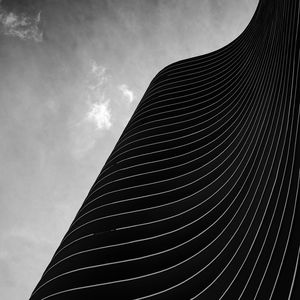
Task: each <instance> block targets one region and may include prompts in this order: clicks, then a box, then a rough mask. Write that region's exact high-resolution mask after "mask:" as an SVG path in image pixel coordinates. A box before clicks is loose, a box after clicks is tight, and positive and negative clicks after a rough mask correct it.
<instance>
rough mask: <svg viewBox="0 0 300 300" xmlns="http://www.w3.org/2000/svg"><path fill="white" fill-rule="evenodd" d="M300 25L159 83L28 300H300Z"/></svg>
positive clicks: (183, 68)
mask: <svg viewBox="0 0 300 300" xmlns="http://www.w3.org/2000/svg"><path fill="white" fill-rule="evenodd" d="M299 13H300V10H299V0H261V1H260V3H259V4H258V7H257V10H256V12H255V14H254V16H253V18H252V20H251V22H250V23H249V25H248V27H247V28H246V29H245V31H244V32H243V33H242V34H241V35H240V36H239V37H238V38H237V39H236V40H234V41H233V42H232V43H230V44H228V45H227V46H226V47H224V48H222V49H220V50H218V51H215V52H212V53H209V54H206V55H203V56H198V57H194V58H190V59H186V60H182V61H179V62H176V63H174V64H171V65H169V66H167V67H166V68H164V69H163V70H162V71H161V72H159V73H158V74H157V76H156V77H155V78H154V79H153V81H152V82H151V84H150V86H149V88H148V89H147V91H146V93H145V95H144V97H143V98H142V100H141V102H140V103H139V105H138V107H137V109H136V111H135V112H134V114H133V116H132V118H131V120H130V121H129V123H128V125H127V127H126V128H125V130H124V132H123V134H122V135H121V137H120V139H119V141H118V142H117V144H116V146H115V148H114V150H113V151H112V153H111V155H110V157H109V158H108V160H107V162H106V164H105V166H104V168H103V169H102V171H101V173H100V175H99V177H98V178H97V180H96V182H95V183H94V185H93V186H92V188H91V190H90V192H89V194H88V196H87V198H86V199H85V201H84V203H83V205H82V207H81V208H80V210H79V211H78V213H77V215H76V217H75V219H74V221H73V223H72V224H71V226H70V228H69V230H68V232H67V233H66V235H65V237H64V238H63V240H62V242H61V244H60V246H59V247H58V249H57V251H56V252H55V254H54V256H53V258H52V260H51V262H50V264H49V265H48V267H47V269H46V270H45V272H44V274H43V276H42V278H41V280H40V282H39V283H38V285H37V287H36V288H35V290H34V291H33V293H32V296H31V298H30V299H32V300H37V299H49V300H52V299H53V300H58V299H122V300H124V299H209V300H211V299H229V300H232V299H246V300H248V299H258V300H259V299H262V300H265V299H280V300H282V299H300V298H297V295H298V296H299V288H300V281H299V241H300V226H299V222H300V214H299V201H298V200H297V199H298V197H299V196H298V193H299V153H300V151H299V96H300V95H299V32H298V30H299Z"/></svg>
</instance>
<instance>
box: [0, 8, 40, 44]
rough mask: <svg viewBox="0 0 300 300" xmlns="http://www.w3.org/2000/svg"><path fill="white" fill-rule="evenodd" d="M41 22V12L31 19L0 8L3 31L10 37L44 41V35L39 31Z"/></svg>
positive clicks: (0, 22)
mask: <svg viewBox="0 0 300 300" xmlns="http://www.w3.org/2000/svg"><path fill="white" fill-rule="evenodd" d="M0 3H1V2H0ZM40 20H41V13H40V12H39V13H38V14H37V15H36V16H35V17H30V16H26V15H25V14H21V15H16V14H15V13H13V12H9V13H8V12H6V11H5V10H4V9H2V8H1V7H0V24H1V25H2V26H1V27H2V30H1V31H2V32H3V33H4V34H5V35H8V36H13V37H18V38H20V39H22V40H34V41H35V42H41V41H42V40H43V33H42V31H41V30H40V29H39V23H40Z"/></svg>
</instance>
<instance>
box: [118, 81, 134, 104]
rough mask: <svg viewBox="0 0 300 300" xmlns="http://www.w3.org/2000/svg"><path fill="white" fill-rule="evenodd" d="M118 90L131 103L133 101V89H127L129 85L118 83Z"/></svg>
mask: <svg viewBox="0 0 300 300" xmlns="http://www.w3.org/2000/svg"><path fill="white" fill-rule="evenodd" d="M118 88H119V90H120V91H121V92H122V94H123V96H124V97H125V98H126V99H127V100H128V101H129V102H130V103H131V102H133V100H134V98H135V96H134V93H133V91H131V90H130V89H129V87H128V86H127V85H126V84H121V85H119V87H118Z"/></svg>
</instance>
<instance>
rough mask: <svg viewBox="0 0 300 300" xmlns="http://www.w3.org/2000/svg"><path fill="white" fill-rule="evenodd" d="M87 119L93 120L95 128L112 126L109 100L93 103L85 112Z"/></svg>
mask: <svg viewBox="0 0 300 300" xmlns="http://www.w3.org/2000/svg"><path fill="white" fill-rule="evenodd" d="M87 119H88V120H90V121H91V122H94V123H95V124H96V126H97V129H109V128H110V127H111V126H112V123H111V111H110V109H109V100H107V101H106V102H102V103H101V102H100V103H93V104H92V106H91V108H90V110H89V112H88V114H87Z"/></svg>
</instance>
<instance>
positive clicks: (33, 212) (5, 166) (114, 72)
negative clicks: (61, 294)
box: [0, 0, 258, 300]
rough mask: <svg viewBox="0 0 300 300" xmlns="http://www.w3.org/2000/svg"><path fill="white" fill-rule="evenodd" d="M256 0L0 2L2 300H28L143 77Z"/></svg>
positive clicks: (208, 44)
mask: <svg viewBox="0 0 300 300" xmlns="http://www.w3.org/2000/svg"><path fill="white" fill-rule="evenodd" d="M257 3H258V0H186V1H183V0H181V1H180V0H118V1H117V0H106V1H104V0H84V1H83V0H81V1H80V0H44V1H42V0H36V1H35V0H31V1H30V0H28V1H25V0H23V1H20V0H19V1H13V0H6V1H5V0H2V1H1V0H0V104H1V106H0V137H1V146H0V165H1V172H0V201H1V210H0V294H1V299H2V300H18V299H26V298H28V297H29V295H30V293H31V292H32V290H33V288H34V287H35V285H36V284H37V281H38V280H39V279H40V277H41V274H42V272H43V271H44V269H45V267H46V266H47V264H48V263H49V261H50V259H51V257H52V255H53V253H54V251H55V250H56V248H57V247H58V245H59V243H60V240H61V239H62V237H63V235H64V234H65V233H66V231H67V229H68V226H69V225H70V223H71V221H72V220H73V217H74V216H75V213H76V212H77V210H78V209H79V207H80V205H81V203H82V202H83V200H84V198H85V196H86V195H87V193H88V191H89V189H90V187H91V185H92V184H93V182H94V180H95V179H96V177H97V175H98V173H99V172H100V170H101V168H102V166H103V164H104V162H105V160H106V159H107V157H108V155H109V154H110V152H111V150H112V148H113V146H114V144H115V143H116V141H117V139H118V137H119V136H120V134H121V132H122V130H123V129H124V127H125V125H126V123H127V122H128V120H129V118H130V116H131V115H132V113H133V111H134V109H135V107H136V105H137V103H138V102H139V100H140V99H141V97H142V95H143V93H144V92H145V90H146V88H147V86H148V84H149V82H150V80H151V79H152V78H153V76H154V75H155V74H156V73H157V72H158V71H159V70H160V69H161V68H163V67H164V66H166V65H168V64H170V63H172V62H174V61H177V60H180V59H183V58H187V57H191V56H196V55H200V54H204V53H207V52H211V51H214V50H216V49H219V48H221V47H222V46H224V45H226V44H228V43H229V42H231V41H232V40H233V39H234V38H236V37H237V36H238V35H239V34H240V33H241V32H242V31H243V29H244V28H245V27H246V26H247V24H248V23H249V21H250V19H251V17H252V15H253V13H254V11H255V8H256V6H257Z"/></svg>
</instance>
